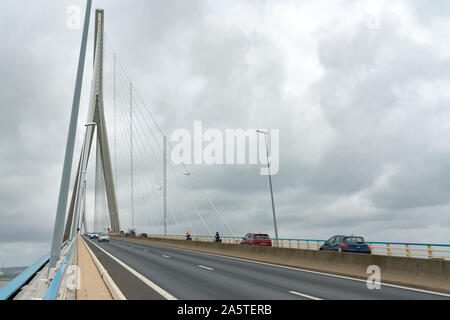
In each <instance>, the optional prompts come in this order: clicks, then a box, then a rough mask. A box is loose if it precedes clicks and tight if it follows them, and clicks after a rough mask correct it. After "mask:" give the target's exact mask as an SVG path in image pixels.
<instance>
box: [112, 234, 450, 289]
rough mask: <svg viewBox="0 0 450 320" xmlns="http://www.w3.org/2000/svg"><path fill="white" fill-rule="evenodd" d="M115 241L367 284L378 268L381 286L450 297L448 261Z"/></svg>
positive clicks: (198, 243)
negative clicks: (366, 281)
mask: <svg viewBox="0 0 450 320" xmlns="http://www.w3.org/2000/svg"><path fill="white" fill-rule="evenodd" d="M112 238H117V239H122V240H129V241H135V242H142V243H150V244H155V245H162V246H168V247H174V248H179V249H186V250H192V251H198V252H203V253H211V254H217V255H221V256H226V257H231V258H240V259H245V260H252V261H256V262H263V263H269V264H275V265H281V266H287V267H294V268H299V269H304V270H311V271H317V272H324V273H329V274H334V275H339V276H346V277H352V278H357V279H360V280H367V279H368V277H369V276H370V274H369V273H368V272H367V270H368V267H369V266H373V265H375V266H378V267H379V268H380V270H381V282H382V283H385V284H386V285H388V284H392V285H398V286H406V287H410V288H416V289H421V290H430V291H435V292H440V293H444V294H448V293H450V261H445V260H431V259H418V258H406V257H394V256H390V257H389V256H379V255H366V254H354V253H341V252H330V251H315V250H303V249H289V248H276V247H257V246H247V245H235V244H219V243H212V242H211V243H209V242H202V241H183V240H169V239H161V238H146V239H142V238H132V237H126V238H124V237H120V236H112Z"/></svg>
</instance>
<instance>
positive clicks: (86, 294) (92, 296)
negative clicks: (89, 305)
mask: <svg viewBox="0 0 450 320" xmlns="http://www.w3.org/2000/svg"><path fill="white" fill-rule="evenodd" d="M78 267H79V268H80V269H79V270H80V284H79V289H78V290H77V293H76V300H112V296H111V294H110V293H109V290H108V288H107V287H106V285H105V283H104V282H103V279H102V277H101V275H100V272H98V269H97V266H96V265H95V263H94V261H93V260H92V257H91V255H90V254H89V252H88V250H87V248H86V244H85V243H84V241H83V239H82V238H81V236H80V235H78Z"/></svg>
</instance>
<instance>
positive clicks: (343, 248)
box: [319, 236, 372, 254]
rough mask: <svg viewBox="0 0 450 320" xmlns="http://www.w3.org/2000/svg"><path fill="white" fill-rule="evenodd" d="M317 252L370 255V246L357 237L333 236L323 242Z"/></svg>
mask: <svg viewBox="0 0 450 320" xmlns="http://www.w3.org/2000/svg"><path fill="white" fill-rule="evenodd" d="M319 250H324V251H338V252H353V253H366V254H371V253H372V252H371V249H370V246H369V245H368V244H367V243H366V241H365V240H364V238H363V237H359V236H334V237H331V238H330V239H329V240H327V241H325V242H324V244H323V245H322V246H321V247H320V249H319Z"/></svg>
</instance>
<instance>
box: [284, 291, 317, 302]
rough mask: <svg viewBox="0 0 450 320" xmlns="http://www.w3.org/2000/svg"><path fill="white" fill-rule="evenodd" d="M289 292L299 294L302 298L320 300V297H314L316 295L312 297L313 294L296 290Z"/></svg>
mask: <svg viewBox="0 0 450 320" xmlns="http://www.w3.org/2000/svg"><path fill="white" fill-rule="evenodd" d="M289 293H291V294H295V295H297V296H300V297H303V298H306V299H311V300H322V299H320V298H316V297H313V296H310V295H307V294H304V293H300V292H297V291H289Z"/></svg>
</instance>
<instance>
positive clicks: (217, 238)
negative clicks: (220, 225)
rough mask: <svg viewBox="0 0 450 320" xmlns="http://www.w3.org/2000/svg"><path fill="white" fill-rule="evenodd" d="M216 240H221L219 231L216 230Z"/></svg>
mask: <svg viewBox="0 0 450 320" xmlns="http://www.w3.org/2000/svg"><path fill="white" fill-rule="evenodd" d="M216 242H222V240H221V239H220V235H219V232H216Z"/></svg>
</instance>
